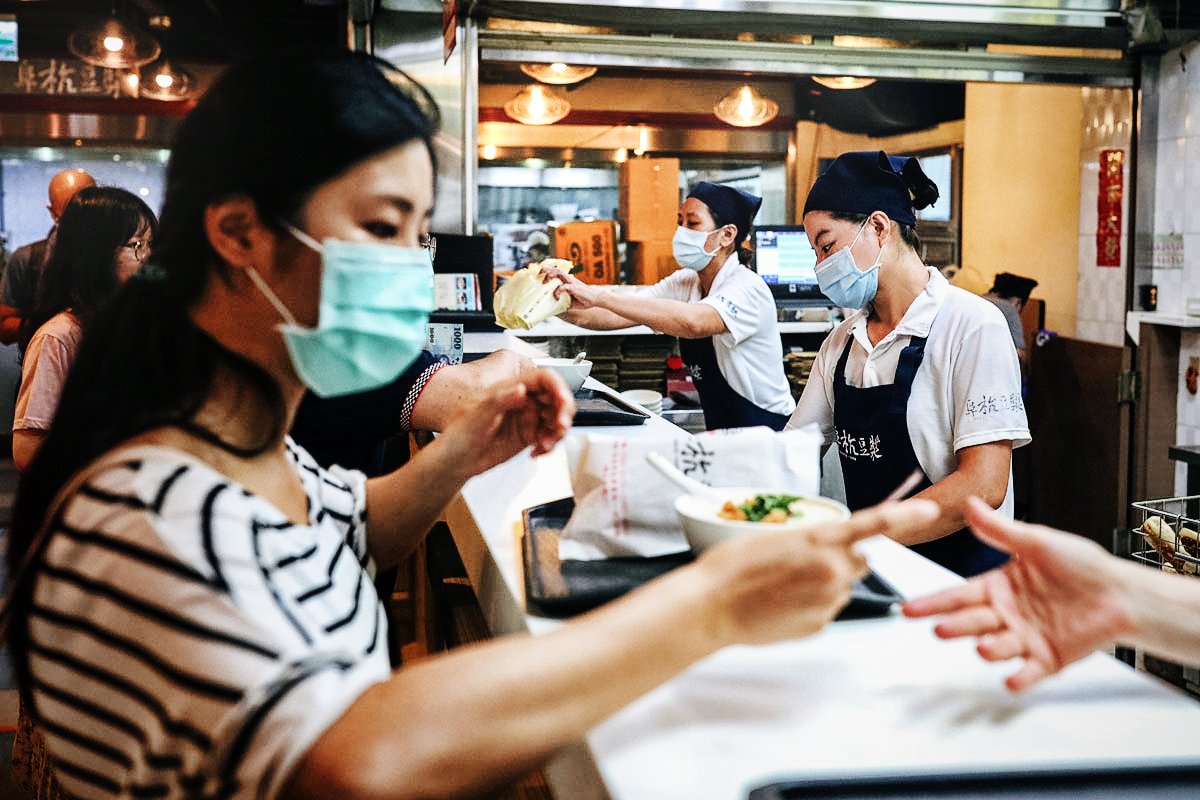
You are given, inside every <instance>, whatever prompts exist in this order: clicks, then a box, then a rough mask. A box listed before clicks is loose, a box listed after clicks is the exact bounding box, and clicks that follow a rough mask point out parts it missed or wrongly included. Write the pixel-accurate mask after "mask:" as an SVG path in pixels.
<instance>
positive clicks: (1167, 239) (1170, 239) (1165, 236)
mask: <svg viewBox="0 0 1200 800" xmlns="http://www.w3.org/2000/svg"><path fill="white" fill-rule="evenodd" d="M1150 266H1152V267H1154V268H1155V269H1183V234H1182V233H1156V234H1155V235H1154V244H1153V251H1152V253H1151V256H1150Z"/></svg>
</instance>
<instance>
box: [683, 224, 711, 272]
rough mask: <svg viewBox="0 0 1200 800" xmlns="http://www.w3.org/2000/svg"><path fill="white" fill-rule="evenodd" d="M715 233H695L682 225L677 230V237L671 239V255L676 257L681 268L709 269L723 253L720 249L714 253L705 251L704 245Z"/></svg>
mask: <svg viewBox="0 0 1200 800" xmlns="http://www.w3.org/2000/svg"><path fill="white" fill-rule="evenodd" d="M718 230H719V229H718ZM715 232H716V231H695V230H692V229H691V228H685V227H683V226H682V225H680V226H679V227H678V228H676V229H675V236H674V237H672V239H671V254H672V255H673V256H675V260H676V261H677V262H678V263H679V266H681V267H683V268H685V269H694V270H701V269H704V268H705V267H707V266H708V265H709V263H710V262H711V261H712V260H713V258H715V257H716V255H717V253H719V252H721V251H720V249H719V248H718V249H717V250H713V251H712V252H709V251H708V250H705V249H704V243H705V242H706V241H708V237H709V236H712V235H713V233H715Z"/></svg>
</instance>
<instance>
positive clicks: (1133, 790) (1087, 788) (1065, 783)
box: [750, 764, 1200, 800]
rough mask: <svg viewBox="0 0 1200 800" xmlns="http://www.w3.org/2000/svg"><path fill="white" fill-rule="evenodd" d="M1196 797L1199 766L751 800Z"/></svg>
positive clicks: (840, 782) (798, 787) (879, 779)
mask: <svg viewBox="0 0 1200 800" xmlns="http://www.w3.org/2000/svg"><path fill="white" fill-rule="evenodd" d="M1198 796H1200V766H1197V765H1194V764H1189V765H1182V766H1169V765H1168V766H1153V767H1151V766H1144V765H1139V766H1126V767H1120V766H1114V765H1096V766H1086V767H1030V768H1026V769H1003V770H984V771H980V772H973V773H966V772H939V773H934V774H925V775H890V776H873V777H867V778H863V777H849V776H847V777H844V778H830V779H817V780H796V781H781V782H778V783H771V784H767V785H765V786H760V787H758V788H757V789H754V790H753V791H751V792H750V800H810V798H813V799H815V798H821V800H1033V799H1034V798H1036V799H1037V800H1075V798H1089V800H1131V798H1137V800H1183V799H1184V798H1195V797H1198Z"/></svg>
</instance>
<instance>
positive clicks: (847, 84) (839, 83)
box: [812, 75, 875, 89]
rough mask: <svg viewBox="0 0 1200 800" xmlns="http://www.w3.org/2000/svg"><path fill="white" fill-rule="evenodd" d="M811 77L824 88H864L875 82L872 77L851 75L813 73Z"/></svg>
mask: <svg viewBox="0 0 1200 800" xmlns="http://www.w3.org/2000/svg"><path fill="white" fill-rule="evenodd" d="M812 79H813V80H814V81H816V82H817V83H819V84H821V85H822V86H824V87H825V88H826V89H865V88H866V87H868V86H870V85H871V84H872V83H874V82H875V79H874V78H859V77H855V76H853V75H813V76H812Z"/></svg>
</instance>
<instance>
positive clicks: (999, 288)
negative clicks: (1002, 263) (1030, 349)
mask: <svg viewBox="0 0 1200 800" xmlns="http://www.w3.org/2000/svg"><path fill="white" fill-rule="evenodd" d="M1037 285H1038V282H1037V281H1035V280H1034V279H1033V278H1026V277H1024V276H1022V275H1014V274H1013V273H1011V272H1000V273H998V274H997V275H996V279H995V280H994V281H992V288H991V289H989V290H988V291H987V293H985V294H984V295H983V299H984V300H987V301H988V302H990V303H991V304H992V305H994V306H995V307H996V308H998V309H1000V313H1001V314H1003V315H1004V321H1005V322H1007V323H1008V330H1009V332H1010V333H1011V334H1012V339H1013V346H1015V347H1016V348H1017V359H1018V360H1020V362H1021V369H1022V370H1025V369H1027V368H1028V366H1029V361H1028V359H1029V354H1028V353H1027V352H1026V350H1025V324H1024V323H1023V322H1022V321H1021V312H1022V311H1024V310H1025V304H1026V303H1028V302H1029V293H1030V292H1032V291H1033V288H1034V287H1035V286H1037Z"/></svg>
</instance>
